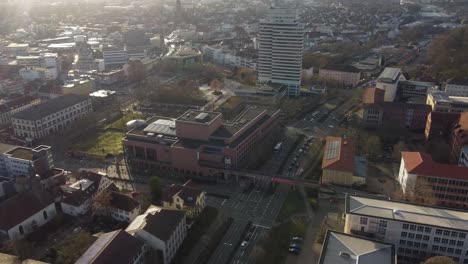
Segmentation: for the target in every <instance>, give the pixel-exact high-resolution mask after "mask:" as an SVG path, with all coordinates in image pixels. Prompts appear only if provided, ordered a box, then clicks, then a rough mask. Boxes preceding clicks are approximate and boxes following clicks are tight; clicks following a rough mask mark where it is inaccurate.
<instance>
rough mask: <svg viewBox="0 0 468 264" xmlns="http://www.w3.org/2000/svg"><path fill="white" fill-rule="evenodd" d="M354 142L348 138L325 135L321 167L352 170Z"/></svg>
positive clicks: (345, 170)
mask: <svg viewBox="0 0 468 264" xmlns="http://www.w3.org/2000/svg"><path fill="white" fill-rule="evenodd" d="M354 157H355V153H354V144H353V142H352V141H351V140H349V139H344V138H341V137H327V142H326V144H325V152H324V155H323V160H322V169H328V170H335V171H342V172H351V173H353V172H354Z"/></svg>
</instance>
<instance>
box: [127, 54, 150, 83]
mask: <svg viewBox="0 0 468 264" xmlns="http://www.w3.org/2000/svg"><path fill="white" fill-rule="evenodd" d="M127 71H128V79H129V80H131V81H135V82H141V81H143V80H144V79H145V77H146V70H145V66H144V65H143V62H141V60H138V59H130V60H129V61H128V70H127Z"/></svg>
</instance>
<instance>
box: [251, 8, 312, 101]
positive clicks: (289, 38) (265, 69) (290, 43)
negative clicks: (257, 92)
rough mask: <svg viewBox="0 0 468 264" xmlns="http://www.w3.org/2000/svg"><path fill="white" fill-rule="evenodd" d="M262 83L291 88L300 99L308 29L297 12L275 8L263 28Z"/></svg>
mask: <svg viewBox="0 0 468 264" xmlns="http://www.w3.org/2000/svg"><path fill="white" fill-rule="evenodd" d="M258 41H259V49H258V64H257V74H258V81H259V82H264V83H268V82H271V83H275V84H280V85H285V86H287V87H288V94H289V95H291V96H298V95H299V87H300V85H301V74H302V58H303V53H304V26H303V25H302V24H301V23H300V22H299V13H298V12H297V10H295V9H289V8H284V7H273V8H271V9H269V11H268V15H267V17H266V18H265V19H263V20H261V21H260V26H259V36H258Z"/></svg>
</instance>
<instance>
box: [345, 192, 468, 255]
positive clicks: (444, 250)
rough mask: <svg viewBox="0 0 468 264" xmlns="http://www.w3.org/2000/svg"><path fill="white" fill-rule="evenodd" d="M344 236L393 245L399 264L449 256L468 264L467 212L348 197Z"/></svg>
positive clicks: (380, 199)
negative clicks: (364, 238) (357, 236)
mask: <svg viewBox="0 0 468 264" xmlns="http://www.w3.org/2000/svg"><path fill="white" fill-rule="evenodd" d="M345 214H346V218H345V227H344V232H345V233H347V234H354V235H359V236H364V237H368V238H372V239H375V240H380V241H383V242H387V243H390V244H394V245H395V248H396V252H397V256H398V263H399V264H414V263H420V262H421V261H424V260H426V259H427V258H429V257H431V256H448V257H451V258H452V259H453V260H454V261H455V262H456V263H459V264H466V263H468V239H467V234H468V231H467V230H468V212H464V211H457V210H453V209H446V208H441V207H431V206H424V205H416V204H411V203H406V202H400V201H393V200H388V199H382V198H370V197H362V196H355V195H347V196H346V201H345Z"/></svg>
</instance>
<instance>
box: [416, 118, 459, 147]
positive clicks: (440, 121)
mask: <svg viewBox="0 0 468 264" xmlns="http://www.w3.org/2000/svg"><path fill="white" fill-rule="evenodd" d="M459 119H460V113H443V112H431V113H429V115H428V116H427V122H426V129H425V130H424V136H425V137H426V140H431V139H433V138H434V137H442V138H448V136H449V134H450V133H449V132H450V131H451V129H452V128H453V126H454V124H455V122H458V120H459Z"/></svg>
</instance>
